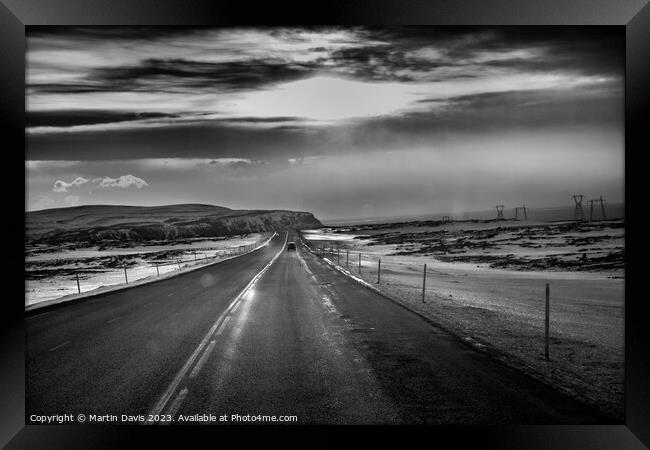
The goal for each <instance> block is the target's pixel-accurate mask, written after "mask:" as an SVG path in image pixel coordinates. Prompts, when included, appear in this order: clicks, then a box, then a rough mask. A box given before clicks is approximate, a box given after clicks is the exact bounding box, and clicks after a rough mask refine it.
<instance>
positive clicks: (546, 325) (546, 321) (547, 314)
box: [544, 283, 550, 361]
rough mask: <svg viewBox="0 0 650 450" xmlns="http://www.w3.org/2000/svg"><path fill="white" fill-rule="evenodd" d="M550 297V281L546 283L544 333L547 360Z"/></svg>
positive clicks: (547, 357)
mask: <svg viewBox="0 0 650 450" xmlns="http://www.w3.org/2000/svg"><path fill="white" fill-rule="evenodd" d="M549 297H550V288H549V285H548V283H546V314H545V320H544V335H545V338H546V340H545V344H544V357H545V358H546V361H548V360H549V356H548V340H549V339H548V331H549V321H550V320H549Z"/></svg>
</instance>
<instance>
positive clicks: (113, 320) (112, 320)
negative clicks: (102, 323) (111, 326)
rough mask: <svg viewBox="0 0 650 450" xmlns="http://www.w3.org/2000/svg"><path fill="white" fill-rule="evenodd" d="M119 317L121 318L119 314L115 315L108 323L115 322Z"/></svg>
mask: <svg viewBox="0 0 650 450" xmlns="http://www.w3.org/2000/svg"><path fill="white" fill-rule="evenodd" d="M117 319H119V316H118V317H113V318H112V319H110V320H107V321H106V323H113V322H115V321H116V320H117Z"/></svg>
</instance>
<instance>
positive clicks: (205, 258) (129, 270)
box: [73, 234, 275, 294]
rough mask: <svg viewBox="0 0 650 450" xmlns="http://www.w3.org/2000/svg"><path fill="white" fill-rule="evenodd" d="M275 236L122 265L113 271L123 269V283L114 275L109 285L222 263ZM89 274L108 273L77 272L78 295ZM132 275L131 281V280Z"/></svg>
mask: <svg viewBox="0 0 650 450" xmlns="http://www.w3.org/2000/svg"><path fill="white" fill-rule="evenodd" d="M273 236H275V234H273V235H272V236H270V237H268V236H267V237H264V238H262V239H259V240H257V241H255V242H253V243H250V244H244V245H239V246H236V247H230V248H224V249H219V250H209V249H206V250H200V249H192V250H189V251H186V252H185V254H183V255H179V257H174V258H166V259H160V260H154V261H147V262H146V263H145V264H142V265H139V266H136V267H129V265H128V264H126V263H124V264H122V265H121V267H120V266H119V265H118V266H114V267H113V269H122V272H123V281H122V282H119V281H118V280H117V279H116V277H115V274H113V276H112V277H111V278H112V280H111V281H114V282H112V283H109V284H110V285H116V284H129V283H133V282H134V281H137V280H141V279H143V278H148V277H150V276H154V275H155V276H156V277H160V276H161V274H162V275H165V274H166V273H169V272H173V271H181V270H183V269H186V268H196V267H200V266H204V265H208V264H211V263H214V262H217V261H222V260H225V259H228V258H232V257H235V256H240V255H244V254H246V253H249V252H251V251H253V250H255V249H257V248H258V247H260V246H262V245H264V244H265V243H267V242H268V241H269V240H271V239H272V238H273ZM88 273H98V274H99V273H106V269H104V268H101V269H92V268H84V269H79V270H75V271H74V276H73V279H74V281H75V282H76V290H77V293H78V294H81V293H82V292H83V289H82V287H83V286H82V282H81V280H80V277H79V275H80V274H82V275H83V274H88ZM130 275H131V279H129V276H130ZM87 290H88V289H87Z"/></svg>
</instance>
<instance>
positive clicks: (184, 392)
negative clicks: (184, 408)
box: [168, 387, 189, 416]
mask: <svg viewBox="0 0 650 450" xmlns="http://www.w3.org/2000/svg"><path fill="white" fill-rule="evenodd" d="M188 391H189V389H188V388H186V387H185V388H183V389H182V390H181V391H180V392H179V393H178V395H177V396H176V398H175V399H174V401H173V402H172V405H171V406H170V407H169V410H168V414H169V415H170V416H173V415H174V414H176V411H178V408H180V407H181V404H182V403H183V400H185V397H186V396H187V393H188Z"/></svg>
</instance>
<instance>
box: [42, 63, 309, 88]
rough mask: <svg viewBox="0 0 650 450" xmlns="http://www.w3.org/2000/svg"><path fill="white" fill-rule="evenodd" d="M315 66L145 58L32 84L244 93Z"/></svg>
mask: <svg viewBox="0 0 650 450" xmlns="http://www.w3.org/2000/svg"><path fill="white" fill-rule="evenodd" d="M314 69H315V66H314V65H312V64H298V63H293V62H287V61H283V60H277V59H275V60H274V59H257V60H246V61H230V62H223V63H211V62H199V61H188V60H182V59H155V58H151V59H146V60H144V61H142V62H141V63H140V64H138V65H132V66H126V67H123V66H109V67H102V68H98V69H95V70H93V71H92V72H90V73H89V74H88V75H87V76H86V77H84V78H83V79H82V80H80V81H79V82H78V83H76V84H71V83H61V84H56V83H42V84H31V85H30V86H29V87H30V89H31V90H32V91H33V92H41V93H66V92H69V93H73V92H76V93H80V92H85V93H89V92H114V91H146V92H157V91H163V92H184V91H187V90H190V89H197V88H198V89H201V88H209V89H219V90H225V91H228V90H245V89H251V88H257V87H261V86H264V85H267V84H273V83H279V82H287V81H294V80H298V79H301V78H305V77H307V76H309V75H310V74H311V73H312V71H313V70H314Z"/></svg>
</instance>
